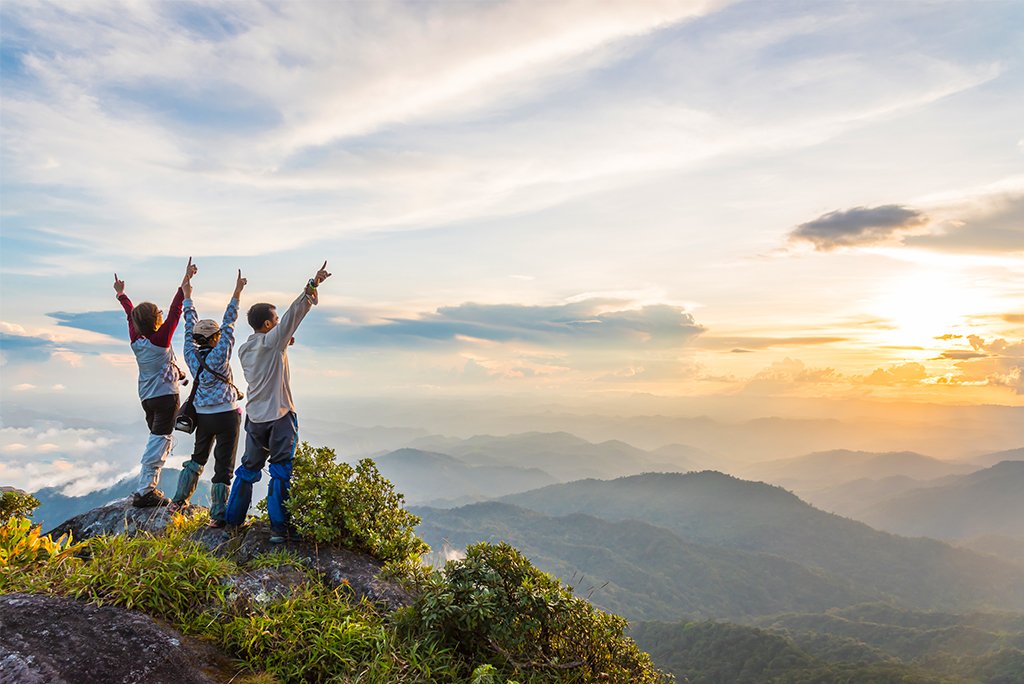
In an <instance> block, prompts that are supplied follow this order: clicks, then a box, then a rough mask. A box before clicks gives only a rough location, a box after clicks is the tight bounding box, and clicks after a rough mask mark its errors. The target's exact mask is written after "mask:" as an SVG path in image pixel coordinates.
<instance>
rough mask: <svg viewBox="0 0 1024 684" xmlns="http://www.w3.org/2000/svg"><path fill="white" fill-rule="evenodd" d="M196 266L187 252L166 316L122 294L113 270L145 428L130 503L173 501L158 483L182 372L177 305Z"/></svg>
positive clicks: (153, 306)
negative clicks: (176, 342) (174, 341)
mask: <svg viewBox="0 0 1024 684" xmlns="http://www.w3.org/2000/svg"><path fill="white" fill-rule="evenodd" d="M198 270H199V269H198V268H197V267H196V266H194V265H193V264H192V257H189V259H188V265H187V266H186V267H185V277H184V278H183V279H182V281H181V287H179V288H178V291H177V292H175V293H174V299H173V300H171V306H170V307H169V308H168V310H167V318H166V319H164V314H163V311H161V310H160V308H159V307H157V305H156V304H154V303H152V302H142V303H141V304H139V305H138V306H135V305H133V304H132V300H130V299H129V298H128V295H126V294H125V293H124V281H123V280H120V279H119V278H118V277H117V274H116V273H115V274H114V292H116V293H117V300H118V301H119V302H121V306H122V308H124V312H125V314H126V315H127V317H128V338H129V340H130V341H131V347H132V352H134V354H135V361H136V363H137V364H138V366H139V399H140V400H142V410H143V411H144V412H145V414H146V425H147V426H148V427H149V440H148V441H147V442H146V448H145V449H144V450H143V452H142V472H141V473H140V474H139V483H138V487H137V488H136V491H135V493H134V494H133V496H132V505H133V506H138V507H142V508H144V507H149V506H166V505H167V504H169V503H170V502H171V500H170V499H168V498H167V497H166V496H164V494H163V492H161V491H160V490H159V489H158V488H157V484H158V483H159V481H160V469H161V468H163V465H164V461H166V460H167V454H169V453H170V451H171V432H172V431H173V429H174V416H175V414H176V413H177V412H178V402H179V399H178V386H179V383H180V382H181V380H183V379H184V377H185V376H184V373H182V371H181V369H180V368H178V365H177V364H176V363H175V359H174V351H173V350H172V349H171V338H172V337H173V336H174V330H175V328H177V327H178V319H179V318H181V304H182V300H184V298H185V294H184V292H183V290H182V287H185V286H186V285H188V283H189V281H190V280H191V279H192V276H194V275H195V274H196V272H197V271H198Z"/></svg>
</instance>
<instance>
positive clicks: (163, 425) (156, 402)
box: [142, 394, 178, 435]
mask: <svg viewBox="0 0 1024 684" xmlns="http://www.w3.org/2000/svg"><path fill="white" fill-rule="evenodd" d="M142 410H143V411H145V412H146V425H147V426H149V434H151V435H169V434H171V433H172V432H174V415H175V414H176V413H177V412H178V395H177V394H165V395H164V396H162V397H152V398H150V399H144V400H143V402H142Z"/></svg>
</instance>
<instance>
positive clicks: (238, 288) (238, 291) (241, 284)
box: [235, 269, 249, 299]
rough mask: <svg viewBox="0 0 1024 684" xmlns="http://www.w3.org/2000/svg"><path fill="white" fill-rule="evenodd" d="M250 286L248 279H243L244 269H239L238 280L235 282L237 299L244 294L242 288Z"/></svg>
mask: <svg viewBox="0 0 1024 684" xmlns="http://www.w3.org/2000/svg"><path fill="white" fill-rule="evenodd" d="M248 284H249V279H248V278H243V277H242V269H238V278H237V279H236V280H235V299H238V297H239V296H240V295H241V294H242V288H244V287H245V286H246V285H248Z"/></svg>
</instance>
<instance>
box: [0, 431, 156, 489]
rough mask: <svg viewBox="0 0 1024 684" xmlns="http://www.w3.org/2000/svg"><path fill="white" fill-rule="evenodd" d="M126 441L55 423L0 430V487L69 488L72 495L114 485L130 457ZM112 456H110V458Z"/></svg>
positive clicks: (129, 461)
mask: <svg viewBox="0 0 1024 684" xmlns="http://www.w3.org/2000/svg"><path fill="white" fill-rule="evenodd" d="M129 441H130V440H129V439H128V438H127V437H125V436H124V435H119V434H117V433H114V432H110V431H109V430H101V429H96V428H69V427H65V426H64V425H62V424H61V423H58V422H55V421H40V422H38V423H34V424H32V425H30V426H26V427H3V428H0V454H11V455H13V454H17V458H16V459H0V482H3V483H4V484H13V485H14V486H16V487H20V488H22V489H25V490H26V491H35V490H37V489H40V488H41V487H51V486H64V485H68V484H70V483H75V485H76V487H77V490H76V491H77V492H78V493H84V492H87V491H92V490H93V489H98V488H100V487H103V486H105V485H108V484H111V483H113V482H116V481H117V480H119V479H121V477H123V476H124V475H125V473H126V472H130V470H129V468H130V464H131V463H132V462H133V461H134V459H135V458H136V456H137V455H136V454H135V453H134V450H131V449H128V448H127V447H128V442H129ZM112 454H113V455H112Z"/></svg>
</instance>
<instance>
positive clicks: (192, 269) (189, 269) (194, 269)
mask: <svg viewBox="0 0 1024 684" xmlns="http://www.w3.org/2000/svg"><path fill="white" fill-rule="evenodd" d="M198 272H199V267H198V266H196V265H195V264H193V263H192V257H189V258H188V265H187V266H186V267H185V277H184V278H182V279H181V285H182V287H184V286H185V283H187V282H188V281H189V280H191V279H192V276H194V275H195V274H196V273H198Z"/></svg>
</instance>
